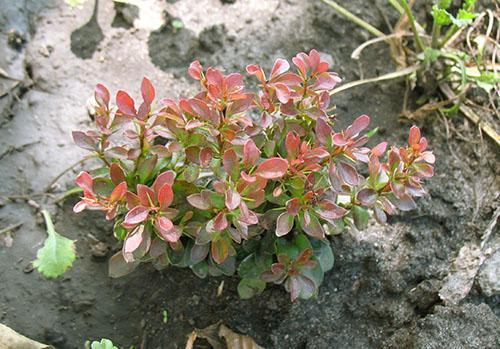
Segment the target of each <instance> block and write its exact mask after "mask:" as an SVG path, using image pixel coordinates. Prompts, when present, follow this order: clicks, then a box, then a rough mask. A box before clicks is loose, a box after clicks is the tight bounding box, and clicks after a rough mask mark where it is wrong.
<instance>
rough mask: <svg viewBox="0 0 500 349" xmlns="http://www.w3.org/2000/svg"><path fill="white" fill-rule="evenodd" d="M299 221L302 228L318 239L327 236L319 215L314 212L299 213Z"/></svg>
mask: <svg viewBox="0 0 500 349" xmlns="http://www.w3.org/2000/svg"><path fill="white" fill-rule="evenodd" d="M299 223H300V226H301V227H302V230H303V231H304V232H305V233H306V234H307V235H309V236H312V237H314V238H317V239H323V238H324V237H325V231H324V229H323V227H322V226H321V224H320V222H319V220H318V217H316V215H315V214H314V213H312V212H309V211H306V212H304V213H302V212H301V213H300V214H299Z"/></svg>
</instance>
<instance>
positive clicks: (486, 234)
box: [481, 207, 500, 249]
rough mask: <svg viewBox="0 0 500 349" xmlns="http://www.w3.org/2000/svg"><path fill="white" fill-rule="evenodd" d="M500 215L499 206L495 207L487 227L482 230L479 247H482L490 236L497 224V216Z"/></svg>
mask: <svg viewBox="0 0 500 349" xmlns="http://www.w3.org/2000/svg"><path fill="white" fill-rule="evenodd" d="M499 216H500V207H497V209H496V210H495V213H493V218H491V221H490V222H489V223H488V227H487V228H486V230H485V231H484V235H483V239H482V240H481V249H484V246H485V245H486V243H487V242H488V239H489V238H490V236H491V233H492V232H493V230H494V229H495V226H496V225H497V222H498V217H499Z"/></svg>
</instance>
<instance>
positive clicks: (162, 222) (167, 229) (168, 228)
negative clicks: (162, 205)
mask: <svg viewBox="0 0 500 349" xmlns="http://www.w3.org/2000/svg"><path fill="white" fill-rule="evenodd" d="M155 225H156V228H157V229H158V233H159V234H160V237H161V238H162V239H163V240H165V241H167V242H177V241H178V240H179V238H180V235H179V234H178V230H177V229H176V228H175V227H174V224H173V223H172V221H171V220H170V219H168V218H167V217H163V216H160V217H158V218H157V219H156V221H155Z"/></svg>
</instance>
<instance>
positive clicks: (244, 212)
mask: <svg viewBox="0 0 500 349" xmlns="http://www.w3.org/2000/svg"><path fill="white" fill-rule="evenodd" d="M238 220H239V221H241V222H243V223H246V224H248V225H253V224H257V223H259V219H258V217H257V215H256V214H255V212H253V211H251V210H249V209H248V206H247V204H245V202H244V201H241V202H240V216H239V217H238Z"/></svg>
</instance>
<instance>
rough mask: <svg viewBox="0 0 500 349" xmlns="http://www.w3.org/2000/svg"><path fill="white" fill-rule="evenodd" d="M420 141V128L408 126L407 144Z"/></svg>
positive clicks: (412, 144)
mask: <svg viewBox="0 0 500 349" xmlns="http://www.w3.org/2000/svg"><path fill="white" fill-rule="evenodd" d="M419 142H420V129H419V128H418V127H417V126H412V127H411V128H410V136H409V137H408V144H409V145H411V146H414V145H416V144H418V143H419Z"/></svg>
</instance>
